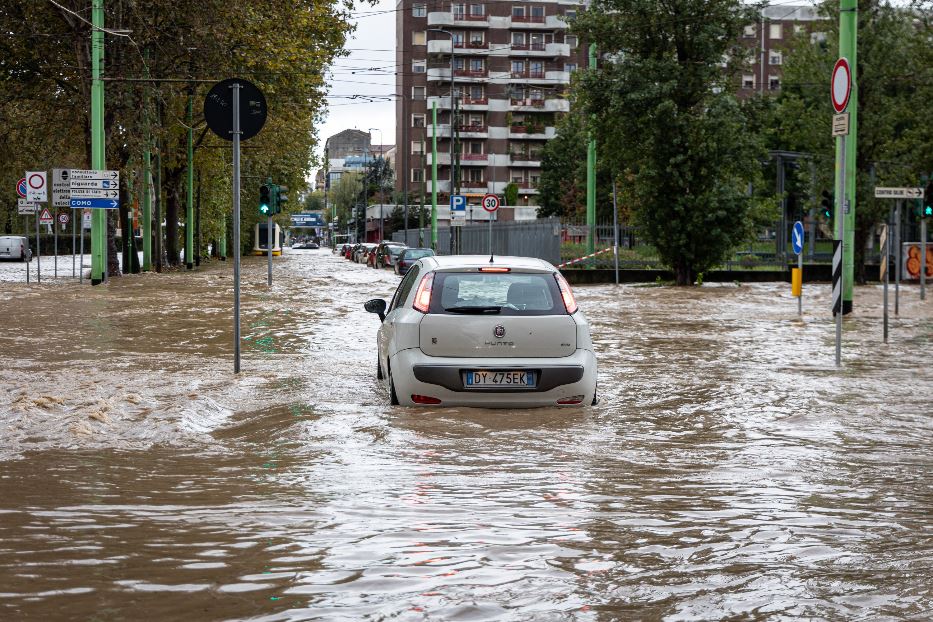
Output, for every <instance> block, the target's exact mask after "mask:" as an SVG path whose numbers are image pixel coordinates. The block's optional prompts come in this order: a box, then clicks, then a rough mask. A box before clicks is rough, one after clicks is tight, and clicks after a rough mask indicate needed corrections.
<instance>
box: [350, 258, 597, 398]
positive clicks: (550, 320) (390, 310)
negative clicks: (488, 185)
mask: <svg viewBox="0 0 933 622" xmlns="http://www.w3.org/2000/svg"><path fill="white" fill-rule="evenodd" d="M364 308H365V309H366V310H367V311H369V312H371V313H376V314H378V315H379V318H380V320H381V321H382V325H381V326H380V327H379V331H378V333H377V338H376V359H377V360H376V376H377V378H379V379H381V380H384V381H385V385H386V388H387V389H388V392H389V398H390V401H391V403H392V404H403V405H407V406H412V405H439V404H443V405H447V406H486V407H534V406H581V405H585V404H594V403H596V355H595V354H594V352H593V343H592V340H591V338H590V329H589V324H588V323H587V320H586V317H585V316H584V315H583V313H582V312H581V311H580V310H579V309H578V308H577V303H576V301H575V299H574V296H573V292H572V291H571V289H570V286H569V285H568V284H567V281H566V280H565V279H564V277H563V276H562V275H561V274H560V272H558V271H557V269H556V268H554V266H552V265H551V264H549V263H547V262H545V261H542V260H540V259H533V258H527V257H495V258H494V261H491V260H490V258H489V257H488V256H485V255H483V256H478V255H477V256H465V255H455V256H445V257H423V258H421V259H419V260H418V261H417V262H416V263H415V264H414V265H413V266H412V267H411V269H410V270H409V271H408V274H407V275H405V278H403V279H402V281H401V283H399V286H398V289H397V290H396V291H395V295H394V296H393V297H392V301H391V302H389V303H386V301H385V300H383V299H381V298H375V299H373V300H370V301H368V302H367V303H366V304H365V305H364Z"/></svg>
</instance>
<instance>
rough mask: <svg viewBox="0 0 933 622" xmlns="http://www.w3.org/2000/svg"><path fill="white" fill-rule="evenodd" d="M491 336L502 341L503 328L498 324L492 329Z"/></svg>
mask: <svg viewBox="0 0 933 622" xmlns="http://www.w3.org/2000/svg"><path fill="white" fill-rule="evenodd" d="M492 334H493V335H495V336H496V339H502V338H503V337H505V326H503V325H502V324H499V325H498V326H496V327H495V328H494V329H492Z"/></svg>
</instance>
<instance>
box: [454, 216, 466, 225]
mask: <svg viewBox="0 0 933 622" xmlns="http://www.w3.org/2000/svg"><path fill="white" fill-rule="evenodd" d="M465 224H466V220H464V219H463V218H451V219H450V226H451V227H462V226H463V225H465Z"/></svg>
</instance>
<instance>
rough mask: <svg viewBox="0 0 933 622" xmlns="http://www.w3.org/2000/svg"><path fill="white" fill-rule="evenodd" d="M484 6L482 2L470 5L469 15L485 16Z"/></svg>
mask: <svg viewBox="0 0 933 622" xmlns="http://www.w3.org/2000/svg"><path fill="white" fill-rule="evenodd" d="M485 16H486V7H485V6H484V5H482V4H471V5H470V17H485Z"/></svg>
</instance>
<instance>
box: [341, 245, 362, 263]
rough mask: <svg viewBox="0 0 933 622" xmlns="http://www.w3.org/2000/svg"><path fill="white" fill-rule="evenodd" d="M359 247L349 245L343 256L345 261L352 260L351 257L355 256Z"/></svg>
mask: <svg viewBox="0 0 933 622" xmlns="http://www.w3.org/2000/svg"><path fill="white" fill-rule="evenodd" d="M359 247H360V245H359V243H357V244H352V245H350V247H349V248H347V250H346V252H345V253H344V254H343V256H344V257H346V258H347V259H351V260H352V259H353V256H354V255H355V254H356V249H358V248H359Z"/></svg>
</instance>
